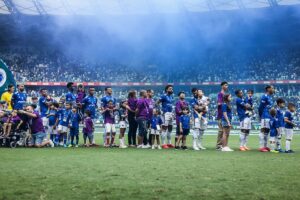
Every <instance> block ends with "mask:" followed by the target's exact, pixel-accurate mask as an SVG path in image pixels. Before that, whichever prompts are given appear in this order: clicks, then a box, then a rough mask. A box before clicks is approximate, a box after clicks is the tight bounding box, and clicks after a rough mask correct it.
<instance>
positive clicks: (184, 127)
mask: <svg viewBox="0 0 300 200" xmlns="http://www.w3.org/2000/svg"><path fill="white" fill-rule="evenodd" d="M190 119H191V117H190V115H189V108H188V107H184V108H183V109H182V115H181V116H180V118H179V129H180V131H179V132H180V135H179V137H178V140H177V144H176V147H175V148H176V149H179V143H180V141H181V140H182V147H181V148H182V149H183V150H187V146H186V136H187V135H188V134H189V133H190Z"/></svg>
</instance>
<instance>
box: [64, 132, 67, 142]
mask: <svg viewBox="0 0 300 200" xmlns="http://www.w3.org/2000/svg"><path fill="white" fill-rule="evenodd" d="M64 144H67V134H64Z"/></svg>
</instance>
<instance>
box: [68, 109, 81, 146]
mask: <svg viewBox="0 0 300 200" xmlns="http://www.w3.org/2000/svg"><path fill="white" fill-rule="evenodd" d="M80 121H81V117H80V115H79V113H78V112H77V107H76V106H73V108H72V112H71V115H70V125H69V127H70V137H71V144H69V147H74V146H75V147H78V142H79V123H80ZM74 138H76V145H75V144H74Z"/></svg>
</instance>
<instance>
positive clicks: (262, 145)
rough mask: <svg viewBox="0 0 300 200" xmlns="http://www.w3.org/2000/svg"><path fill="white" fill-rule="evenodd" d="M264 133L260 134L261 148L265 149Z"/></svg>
mask: <svg viewBox="0 0 300 200" xmlns="http://www.w3.org/2000/svg"><path fill="white" fill-rule="evenodd" d="M264 136H265V135H264V133H262V132H260V133H259V148H263V147H264V144H265V141H264Z"/></svg>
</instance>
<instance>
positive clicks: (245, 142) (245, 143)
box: [244, 134, 249, 146]
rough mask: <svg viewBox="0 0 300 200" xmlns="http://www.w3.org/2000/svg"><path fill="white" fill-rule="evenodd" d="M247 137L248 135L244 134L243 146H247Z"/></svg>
mask: <svg viewBox="0 0 300 200" xmlns="http://www.w3.org/2000/svg"><path fill="white" fill-rule="evenodd" d="M248 137H249V135H248V134H247V135H245V138H244V146H247V143H248Z"/></svg>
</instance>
